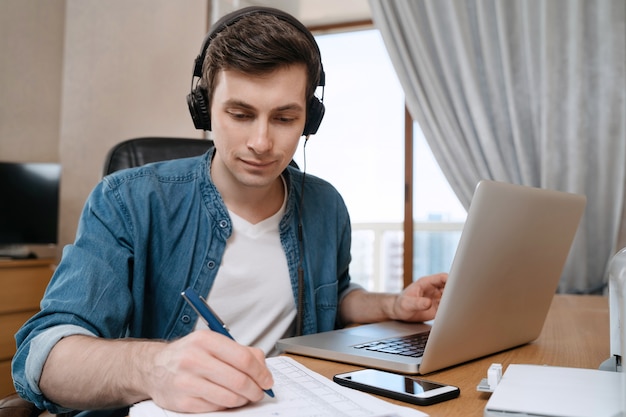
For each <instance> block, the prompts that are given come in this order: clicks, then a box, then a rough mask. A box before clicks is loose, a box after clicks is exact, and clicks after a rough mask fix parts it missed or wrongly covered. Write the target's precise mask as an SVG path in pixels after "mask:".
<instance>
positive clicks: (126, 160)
mask: <svg viewBox="0 0 626 417" xmlns="http://www.w3.org/2000/svg"><path fill="white" fill-rule="evenodd" d="M212 146H213V141H212V140H208V139H189V138H165V137H145V138H136V139H128V140H125V141H123V142H120V143H118V144H117V145H115V146H114V147H113V148H111V150H110V151H109V153H108V154H107V156H106V158H105V161H104V167H103V170H102V175H108V174H111V173H112V172H115V171H118V170H120V169H124V168H132V167H137V166H141V165H145V164H147V163H150V162H157V161H166V160H170V159H178V158H186V157H190V156H197V155H201V154H203V153H204V152H206V151H207V150H209V148H211V147H212ZM289 164H290V165H291V166H293V167H295V168H298V169H299V166H298V164H297V163H296V161H294V160H291V162H290V163H289ZM0 417H1V416H0Z"/></svg>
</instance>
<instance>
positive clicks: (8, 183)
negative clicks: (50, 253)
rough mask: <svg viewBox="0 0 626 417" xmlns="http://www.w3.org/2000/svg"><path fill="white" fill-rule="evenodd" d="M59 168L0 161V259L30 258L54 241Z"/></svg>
mask: <svg viewBox="0 0 626 417" xmlns="http://www.w3.org/2000/svg"><path fill="white" fill-rule="evenodd" d="M60 181H61V165H60V164H57V163H41V162H27V163H25V162H21V163H20V162H0V256H2V257H16V258H20V257H32V254H31V253H30V252H29V251H28V249H27V248H28V246H29V245H52V244H56V243H57V240H58V224H59V185H60Z"/></svg>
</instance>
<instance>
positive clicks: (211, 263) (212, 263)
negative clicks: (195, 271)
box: [206, 261, 215, 269]
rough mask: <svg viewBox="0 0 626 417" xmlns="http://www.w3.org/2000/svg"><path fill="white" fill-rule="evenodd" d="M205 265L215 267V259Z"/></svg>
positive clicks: (210, 267)
mask: <svg viewBox="0 0 626 417" xmlns="http://www.w3.org/2000/svg"><path fill="white" fill-rule="evenodd" d="M206 266H208V267H209V269H213V268H215V261H209V262H208V263H207V264H206Z"/></svg>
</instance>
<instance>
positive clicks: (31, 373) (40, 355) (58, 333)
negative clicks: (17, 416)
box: [14, 324, 95, 410]
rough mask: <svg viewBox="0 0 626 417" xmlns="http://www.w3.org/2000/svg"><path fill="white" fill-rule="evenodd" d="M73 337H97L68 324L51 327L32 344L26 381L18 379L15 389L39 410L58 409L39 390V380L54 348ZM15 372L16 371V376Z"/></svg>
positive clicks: (25, 368)
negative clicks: (66, 338) (59, 342)
mask: <svg viewBox="0 0 626 417" xmlns="http://www.w3.org/2000/svg"><path fill="white" fill-rule="evenodd" d="M73 335H85V336H95V335H94V334H93V333H92V332H90V331H89V330H87V329H85V328H83V327H80V326H75V325H71V324H67V325H59V326H55V327H51V328H49V329H47V330H45V331H44V332H42V333H40V334H38V335H37V336H35V337H34V338H33V339H32V340H31V342H30V348H29V350H28V356H27V357H26V361H25V363H24V373H23V375H24V381H20V380H19V379H16V380H15V388H16V389H17V391H18V392H19V393H20V395H22V396H24V397H26V398H29V399H30V400H31V401H33V402H34V403H35V404H36V405H37V406H38V407H39V408H47V409H49V410H52V409H54V408H55V407H57V406H56V404H52V403H50V402H49V401H48V400H46V399H45V398H44V397H43V394H42V392H41V389H40V388H39V380H40V378H41V373H42V371H43V366H44V364H45V363H46V360H47V359H48V355H49V354H50V351H51V350H52V348H53V347H54V346H55V345H56V344H57V342H58V341H59V340H61V339H63V338H64V337H68V336H73ZM14 366H15V364H14ZM15 371H16V370H15V369H14V375H15V374H16V372H15ZM57 409H59V408H57Z"/></svg>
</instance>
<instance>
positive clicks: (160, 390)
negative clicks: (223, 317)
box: [150, 330, 274, 413]
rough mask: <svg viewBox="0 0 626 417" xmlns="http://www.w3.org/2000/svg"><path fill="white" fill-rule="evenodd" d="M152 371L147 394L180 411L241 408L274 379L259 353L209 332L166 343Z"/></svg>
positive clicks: (254, 399) (161, 404) (196, 333)
mask: <svg viewBox="0 0 626 417" xmlns="http://www.w3.org/2000/svg"><path fill="white" fill-rule="evenodd" d="M150 372H151V375H150V380H151V381H152V382H153V383H152V384H151V386H150V397H151V398H152V399H153V400H154V402H155V403H157V404H158V405H159V406H161V407H163V408H166V409H169V410H173V411H179V412H194V413H198V412H209V411H216V410H222V409H226V408H233V407H240V406H243V405H245V404H247V403H250V402H256V401H259V400H261V399H263V397H264V396H265V393H264V392H263V390H266V389H270V388H271V387H272V385H273V383H274V382H273V378H272V374H271V373H270V371H269V370H268V369H267V366H266V365H265V355H264V354H263V351H261V350H260V349H257V348H250V347H246V346H243V345H240V344H238V343H237V342H235V341H233V340H232V339H230V338H228V337H226V336H223V335H221V334H219V333H215V332H212V331H210V330H198V331H195V332H193V333H191V334H189V335H188V336H186V337H184V338H182V339H179V340H177V341H175V342H171V343H168V344H167V345H166V346H165V347H164V348H163V349H162V350H161V351H160V352H159V353H158V354H156V356H155V358H154V368H153V369H151V370H150Z"/></svg>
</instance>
